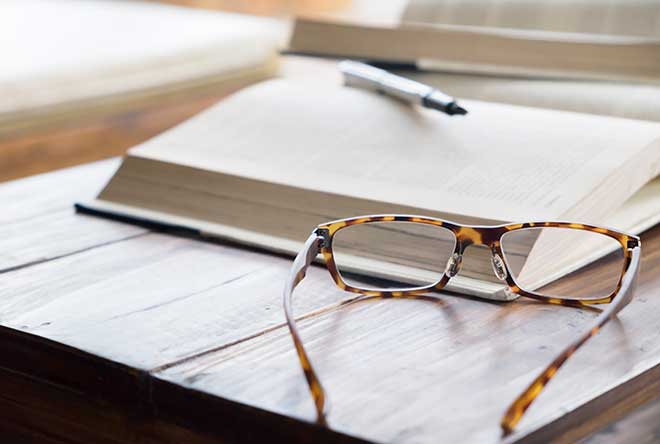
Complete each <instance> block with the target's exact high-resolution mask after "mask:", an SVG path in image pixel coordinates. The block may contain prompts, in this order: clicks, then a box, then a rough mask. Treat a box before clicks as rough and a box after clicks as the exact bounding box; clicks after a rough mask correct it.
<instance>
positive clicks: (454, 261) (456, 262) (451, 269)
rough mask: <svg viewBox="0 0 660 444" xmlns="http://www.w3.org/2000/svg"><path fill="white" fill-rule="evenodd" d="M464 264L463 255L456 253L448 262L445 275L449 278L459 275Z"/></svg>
mask: <svg viewBox="0 0 660 444" xmlns="http://www.w3.org/2000/svg"><path fill="white" fill-rule="evenodd" d="M462 263H463V255H461V254H458V253H454V254H452V255H451V256H450V257H449V259H448V260H447V266H446V267H445V274H446V275H447V277H450V278H451V277H454V276H456V275H457V274H458V272H459V270H460V269H461V264H462Z"/></svg>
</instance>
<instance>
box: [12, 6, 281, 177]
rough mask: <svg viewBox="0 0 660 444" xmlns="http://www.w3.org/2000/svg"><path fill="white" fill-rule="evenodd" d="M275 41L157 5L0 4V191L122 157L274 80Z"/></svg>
mask: <svg viewBox="0 0 660 444" xmlns="http://www.w3.org/2000/svg"><path fill="white" fill-rule="evenodd" d="M281 35H282V30H281V25H280V24H279V23H277V22H273V21H270V20H268V19H265V18H256V17H249V16H241V15H237V14H227V13H220V12H210V11H202V10H196V9H188V8H181V7H176V6H167V5H159V4H156V3H143V2H124V1H94V2H80V1H71V0H58V1H51V0H48V1H45V0H28V1H25V0H21V1H19V0H7V1H3V2H1V3H0V50H1V52H2V54H3V64H2V65H3V69H2V70H0V96H2V101H0V143H1V145H2V149H0V165H1V167H0V180H2V179H8V178H12V177H17V176H20V175H23V174H26V173H27V174H29V173H36V172H40V171H44V170H47V169H52V168H53V167H57V166H65V165H69V164H73V163H80V162H84V161H87V160H93V159H98V158H101V157H107V156H111V155H116V154H120V153H123V150H124V149H125V148H126V147H127V146H130V145H133V144H135V143H137V142H140V141H141V140H144V139H146V138H148V137H151V136H153V135H154V134H156V133H158V132H160V131H162V130H164V129H166V128H167V127H169V126H172V125H174V124H176V123H178V122H179V121H181V120H183V119H185V118H187V117H189V116H190V115H193V114H195V113H197V112H199V111H200V110H201V109H203V108H205V107H206V106H208V105H210V104H212V103H214V102H215V101H216V100H217V99H218V98H220V97H222V96H224V95H226V94H227V93H229V92H232V91H235V90H236V89H238V88H240V87H242V86H245V85H248V84H251V83H254V82H256V81H259V80H262V79H264V78H268V77H270V76H272V75H273V74H274V72H275V70H276V64H277V49H278V45H279V44H280V40H281V37H280V36H281ZM54 140H55V141H56V142H55V143H53V141H54ZM101 141H102V142H103V143H99V142H101ZM91 147H94V150H96V151H93V150H92V148H91ZM98 150H103V152H99V151H98Z"/></svg>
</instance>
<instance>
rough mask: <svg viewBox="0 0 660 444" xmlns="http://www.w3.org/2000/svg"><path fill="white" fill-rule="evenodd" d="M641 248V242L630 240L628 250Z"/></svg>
mask: <svg viewBox="0 0 660 444" xmlns="http://www.w3.org/2000/svg"><path fill="white" fill-rule="evenodd" d="M635 247H639V241H638V240H637V239H628V248H629V249H633V248H635Z"/></svg>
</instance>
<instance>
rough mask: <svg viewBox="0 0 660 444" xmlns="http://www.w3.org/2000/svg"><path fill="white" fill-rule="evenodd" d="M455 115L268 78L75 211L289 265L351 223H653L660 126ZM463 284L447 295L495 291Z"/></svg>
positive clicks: (657, 216)
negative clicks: (143, 224) (335, 223)
mask: <svg viewBox="0 0 660 444" xmlns="http://www.w3.org/2000/svg"><path fill="white" fill-rule="evenodd" d="M462 104H464V105H465V106H466V107H467V108H468V109H469V111H470V113H469V114H468V115H467V116H465V117H453V118H450V117H448V116H446V115H443V114H441V113H438V112H434V111H430V110H426V109H420V108H416V107H410V106H407V105H405V104H403V103H400V102H398V101H396V100H393V99H390V98H388V97H384V96H381V95H378V94H373V93H370V92H367V91H363V90H359V89H354V88H349V87H343V86H340V85H338V84H326V85H324V86H322V87H320V86H319V85H318V84H311V83H300V84H297V83H293V82H290V81H287V80H282V79H277V80H270V81H267V82H263V83H260V84H257V85H255V86H252V87H249V88H247V89H244V90H242V91H240V92H238V93H235V94H234V95H233V96H231V97H229V98H227V99H226V100H224V101H222V102H220V103H219V104H217V105H215V106H214V107H212V108H210V109H209V110H207V111H205V112H203V113H202V114H200V115H198V116H196V117H194V118H192V119H191V120H189V121H187V122H185V123H183V124H181V125H180V126H178V127H175V128H174V129H172V130H169V131H167V132H165V133H163V134H161V135H160V136H158V137H155V138H154V139H152V140H149V141H147V142H146V143H144V144H142V145H139V146H138V147H136V148H133V149H132V150H131V151H130V152H129V155H128V157H127V158H126V159H125V160H124V162H123V164H122V165H121V167H120V168H119V170H118V171H117V172H116V174H115V175H114V177H113V178H112V179H111V180H110V182H109V183H108V185H107V186H106V187H105V189H104V190H103V191H102V192H101V193H100V195H99V196H98V198H97V200H95V201H94V202H91V203H88V204H86V205H84V208H86V209H88V210H93V211H96V212H102V213H105V214H109V215H114V216H119V217H128V218H132V219H136V220H143V221H144V220H146V221H151V222H158V223H162V224H164V225H169V226H183V227H186V228H189V229H192V230H194V231H195V232H197V233H199V234H201V235H205V236H218V237H222V238H226V239H231V240H234V241H238V242H241V243H246V244H250V245H254V246H258V247H261V248H267V249H270V250H275V251H279V252H285V253H288V254H295V253H297V251H298V250H299V248H300V247H301V243H302V241H304V239H305V238H306V236H307V235H308V234H309V232H310V231H311V230H312V229H313V228H314V227H315V226H316V225H317V224H319V223H321V222H325V221H329V220H333V219H338V218H343V217H351V216H357V215H364V214H378V213H408V214H422V215H429V216H437V217H442V218H445V219H450V220H456V221H460V222H465V223H473V224H484V223H495V222H503V221H533V220H557V219H564V220H570V221H581V222H587V223H597V224H605V225H612V226H613V227H614V228H618V229H621V230H627V231H632V232H640V231H642V230H643V229H645V228H647V227H650V226H652V225H654V224H655V223H657V222H658V221H659V220H660V193H659V192H658V190H659V186H658V185H659V184H658V183H657V182H651V183H650V184H649V185H647V186H646V188H645V187H644V185H645V184H647V183H648V182H649V181H651V180H652V179H653V178H655V177H656V176H657V175H658V174H659V173H660V124H656V123H651V122H642V121H635V120H627V119H619V118H611V117H601V116H590V115H585V114H578V113H568V112H558V111H549V110H540V109H533V108H525V107H517V106H510V105H501V104H492V103H486V102H478V101H463V102H462ZM626 202H627V203H626ZM467 262H469V261H468V260H467V259H466V263H467ZM478 262H479V261H474V263H478ZM462 271H463V270H462ZM473 271H474V273H475V274H477V275H479V274H483V275H488V276H492V270H490V268H488V269H487V270H485V271H484V270H479V269H476V270H473ZM474 278H475V276H466V277H465V279H464V280H461V279H458V280H456V279H454V280H452V285H453V286H454V289H458V290H460V291H464V292H468V293H471V294H479V295H486V294H491V293H492V292H493V288H492V286H491V287H489V286H487V285H486V286H484V285H482V283H479V282H478V280H477V279H474Z"/></svg>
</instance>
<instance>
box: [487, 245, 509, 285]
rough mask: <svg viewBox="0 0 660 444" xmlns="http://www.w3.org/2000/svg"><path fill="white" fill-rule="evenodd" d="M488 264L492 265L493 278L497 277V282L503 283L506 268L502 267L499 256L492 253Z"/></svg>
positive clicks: (502, 261) (502, 263) (502, 262)
mask: <svg viewBox="0 0 660 444" xmlns="http://www.w3.org/2000/svg"><path fill="white" fill-rule="evenodd" d="M490 263H491V264H492V265H493V271H494V272H495V276H497V278H498V279H499V280H501V281H505V280H506V277H507V272H506V266H504V260H502V258H501V257H500V255H499V254H497V253H495V252H494V251H493V254H492V256H491V257H490Z"/></svg>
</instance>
